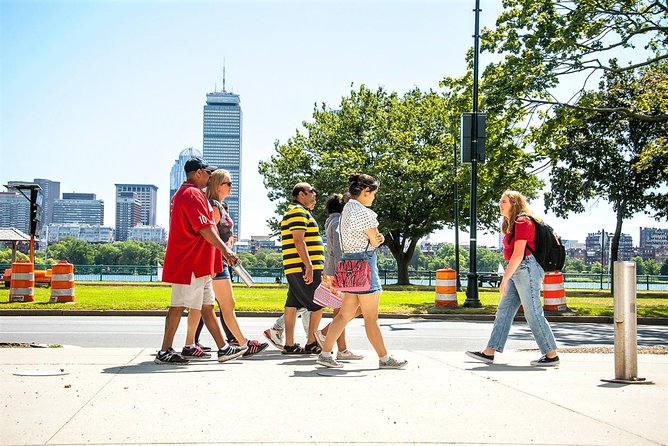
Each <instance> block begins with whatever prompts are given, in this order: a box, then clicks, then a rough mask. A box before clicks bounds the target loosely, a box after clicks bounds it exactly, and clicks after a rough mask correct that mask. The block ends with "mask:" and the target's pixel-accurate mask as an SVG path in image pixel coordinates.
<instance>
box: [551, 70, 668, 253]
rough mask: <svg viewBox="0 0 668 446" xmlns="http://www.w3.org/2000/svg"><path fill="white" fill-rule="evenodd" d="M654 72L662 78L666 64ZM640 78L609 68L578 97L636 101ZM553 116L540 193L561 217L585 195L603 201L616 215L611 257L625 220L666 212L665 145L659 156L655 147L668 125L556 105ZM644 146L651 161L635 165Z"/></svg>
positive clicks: (667, 134)
mask: <svg viewBox="0 0 668 446" xmlns="http://www.w3.org/2000/svg"><path fill="white" fill-rule="evenodd" d="M654 71H655V72H656V71H657V70H654ZM658 71H660V72H661V73H662V74H664V75H666V79H667V81H668V64H663V65H662V66H661V68H660V70H658ZM643 78H644V74H643V73H640V74H636V73H633V72H622V73H609V74H607V75H606V76H605V79H604V81H602V82H601V86H600V91H598V92H588V93H587V94H585V95H584V96H583V97H582V99H581V102H582V103H586V104H602V105H605V106H606V107H608V108H611V109H612V108H616V107H617V106H618V105H621V104H630V103H634V102H637V101H638V98H639V97H640V96H641V94H640V92H641V91H643V90H644V89H645V85H644V83H643ZM652 112H653V113H659V110H652ZM556 117H557V119H558V120H559V121H560V122H562V123H565V125H564V126H562V127H557V128H550V129H549V132H550V133H551V135H550V136H549V139H550V140H551V142H552V143H553V147H552V148H551V149H550V151H551V159H552V170H551V173H550V181H551V184H552V191H551V192H546V193H545V203H546V206H547V207H548V208H550V209H552V210H553V211H555V213H556V214H557V215H559V216H562V217H566V216H567V215H568V214H569V213H570V212H576V213H579V212H583V211H584V206H585V204H586V203H587V202H588V201H589V200H592V199H601V198H602V199H604V200H606V201H608V202H609V203H610V204H611V205H612V207H613V210H614V211H615V213H616V217H617V218H616V225H615V232H614V236H613V239H612V244H611V261H612V262H615V261H616V260H617V259H618V251H619V240H620V237H621V233H622V225H623V222H624V220H625V219H628V218H630V217H632V216H633V215H635V214H637V213H638V212H645V213H652V212H653V213H654V215H655V217H657V218H661V217H663V218H665V217H667V216H668V207H667V205H668V193H666V188H665V187H666V186H667V185H668V148H666V147H663V149H662V150H663V151H665V154H664V155H658V154H657V153H656V148H657V147H659V146H662V145H664V144H665V143H667V142H668V125H667V124H665V123H661V122H648V121H644V120H638V119H634V118H629V117H628V116H627V115H626V114H623V113H616V112H605V113H601V112H589V111H583V110H574V109H568V108H561V109H559V110H557V112H556ZM548 128H549V126H548ZM647 150H651V151H653V152H655V153H654V155H653V156H652V157H651V158H652V160H651V162H649V163H643V164H642V165H641V160H642V159H643V156H644V154H646V152H647Z"/></svg>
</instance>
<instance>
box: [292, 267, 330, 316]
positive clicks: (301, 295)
mask: <svg viewBox="0 0 668 446" xmlns="http://www.w3.org/2000/svg"><path fill="white" fill-rule="evenodd" d="M285 277H286V278H287V279H288V298H287V299H286V301H285V306H286V307H288V308H306V309H307V310H309V311H318V310H322V307H321V306H320V305H318V304H316V303H314V302H313V295H314V294H315V289H316V288H318V285H320V281H321V280H322V270H315V271H313V282H311V283H310V284H309V285H307V284H306V283H304V276H303V274H302V273H293V274H288V275H286V276H285Z"/></svg>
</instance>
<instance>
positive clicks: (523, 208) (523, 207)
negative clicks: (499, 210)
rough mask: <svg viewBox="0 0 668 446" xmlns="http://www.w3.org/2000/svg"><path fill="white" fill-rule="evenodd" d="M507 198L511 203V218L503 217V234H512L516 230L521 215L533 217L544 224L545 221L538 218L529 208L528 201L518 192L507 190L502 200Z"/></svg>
mask: <svg viewBox="0 0 668 446" xmlns="http://www.w3.org/2000/svg"><path fill="white" fill-rule="evenodd" d="M503 197H507V198H508V201H509V202H510V206H511V210H510V217H505V216H504V217H503V223H501V232H502V233H504V234H508V233H511V232H513V231H514V230H515V220H517V217H519V216H520V215H526V216H527V217H531V218H532V219H533V220H535V221H537V222H539V223H542V222H543V220H542V219H540V218H538V217H536V216H535V215H534V213H533V212H531V209H529V206H528V205H527V199H526V197H525V196H524V195H522V193H520V192H517V191H516V190H507V191H505V192H504V193H503V194H502V195H501V198H503Z"/></svg>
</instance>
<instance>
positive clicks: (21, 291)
mask: <svg viewBox="0 0 668 446" xmlns="http://www.w3.org/2000/svg"><path fill="white" fill-rule="evenodd" d="M9 294H10V296H13V295H16V294H18V295H28V296H32V295H34V294H35V289H34V288H12V289H11V290H10V291H9Z"/></svg>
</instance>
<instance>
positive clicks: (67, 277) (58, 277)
mask: <svg viewBox="0 0 668 446" xmlns="http://www.w3.org/2000/svg"><path fill="white" fill-rule="evenodd" d="M51 280H52V281H54V280H55V281H56V282H73V281H74V273H67V274H53V275H52V276H51Z"/></svg>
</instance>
